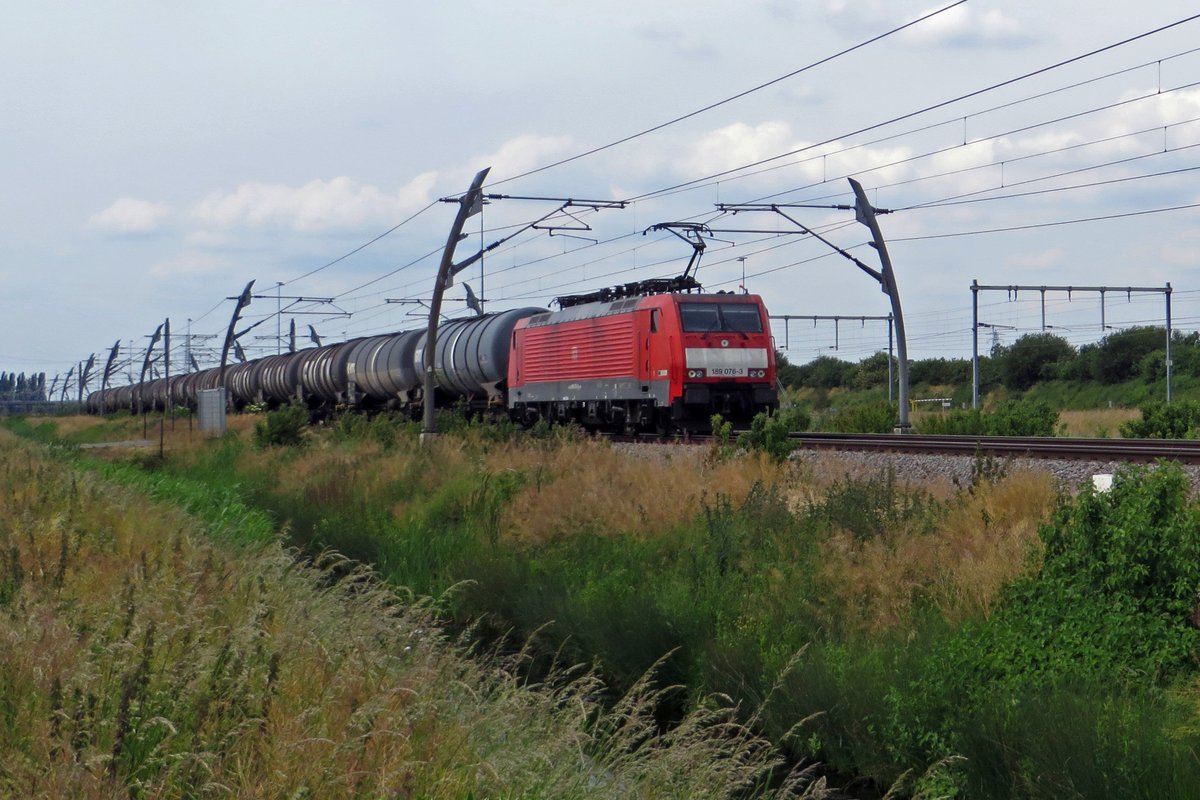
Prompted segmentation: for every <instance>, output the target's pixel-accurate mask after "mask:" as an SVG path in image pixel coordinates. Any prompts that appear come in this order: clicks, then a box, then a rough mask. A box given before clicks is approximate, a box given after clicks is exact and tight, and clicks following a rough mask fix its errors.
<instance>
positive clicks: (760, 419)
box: [713, 406, 812, 461]
mask: <svg viewBox="0 0 1200 800" xmlns="http://www.w3.org/2000/svg"><path fill="white" fill-rule="evenodd" d="M811 421H812V420H811V418H810V417H809V415H808V412H807V411H805V410H804V409H802V408H800V407H798V406H792V407H791V408H786V409H780V410H779V411H778V412H777V413H775V414H773V415H771V414H767V413H760V414H756V415H755V416H754V419H753V421H751V423H750V430H748V431H746V432H745V433H743V434H742V435H741V436H739V437H738V446H739V447H742V448H745V449H746V450H761V451H762V452H764V453H766V454H768V455H769V456H771V457H772V458H774V459H775V460H776V461H784V460H786V459H787V457H788V456H789V455H791V452H792V443H791V440H790V439H789V438H788V434H789V433H791V432H792V431H803V430H808V426H809V423H810V422H811ZM713 430H714V431H715V430H716V426H714V427H713Z"/></svg>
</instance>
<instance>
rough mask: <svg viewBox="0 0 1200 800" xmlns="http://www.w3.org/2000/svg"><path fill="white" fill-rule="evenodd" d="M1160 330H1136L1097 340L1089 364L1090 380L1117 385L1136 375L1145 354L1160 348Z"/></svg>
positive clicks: (1140, 328)
mask: <svg viewBox="0 0 1200 800" xmlns="http://www.w3.org/2000/svg"><path fill="white" fill-rule="evenodd" d="M1165 339H1166V331H1165V329H1163V328H1151V327H1137V328H1129V329H1127V330H1123V331H1117V332H1116V333H1111V334H1109V335H1108V336H1105V337H1104V338H1103V339H1101V340H1100V343H1099V345H1097V351H1098V352H1097V354H1096V358H1095V361H1094V362H1093V365H1092V366H1093V375H1092V377H1093V379H1094V380H1098V381H1100V382H1102V383H1121V382H1123V381H1127V380H1129V379H1130V378H1135V377H1137V376H1138V374H1139V372H1140V371H1141V367H1142V360H1143V359H1144V358H1145V357H1146V356H1147V354H1149V353H1152V352H1154V351H1155V350H1160V349H1163V346H1164V342H1165Z"/></svg>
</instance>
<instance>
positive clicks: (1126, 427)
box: [1121, 400, 1200, 439]
mask: <svg viewBox="0 0 1200 800" xmlns="http://www.w3.org/2000/svg"><path fill="white" fill-rule="evenodd" d="M1141 412H1142V418H1141V419H1135V420H1130V421H1129V422H1126V423H1125V424H1123V425H1122V426H1121V435H1122V436H1126V437H1129V438H1131V439H1195V438H1196V437H1197V430H1196V429H1197V426H1200V403H1197V402H1196V401H1194V400H1184V401H1180V402H1175V403H1171V404H1169V405H1168V404H1166V403H1150V404H1148V405H1145V406H1142V408H1141Z"/></svg>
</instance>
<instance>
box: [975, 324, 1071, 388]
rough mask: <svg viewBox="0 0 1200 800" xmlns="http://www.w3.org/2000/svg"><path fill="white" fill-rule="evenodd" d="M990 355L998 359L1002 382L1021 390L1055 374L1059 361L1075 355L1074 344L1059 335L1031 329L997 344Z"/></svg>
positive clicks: (1057, 370) (1063, 361) (1058, 372)
mask: <svg viewBox="0 0 1200 800" xmlns="http://www.w3.org/2000/svg"><path fill="white" fill-rule="evenodd" d="M994 357H995V358H997V359H998V360H999V361H1000V364H1001V369H1000V371H1001V377H1002V379H1003V381H1004V385H1005V386H1007V387H1008V388H1009V389H1012V390H1014V391H1018V392H1023V391H1025V390H1026V389H1028V388H1030V387H1031V386H1033V385H1034V384H1035V383H1037V382H1038V381H1043V380H1048V379H1051V378H1057V377H1058V376H1059V375H1060V374H1061V365H1063V364H1066V363H1068V362H1070V361H1071V359H1073V358H1074V357H1075V348H1074V347H1072V346H1071V343H1070V342H1068V341H1067V340H1066V339H1064V338H1062V337H1061V336H1055V335H1054V334H1052V333H1031V334H1028V335H1026V336H1022V337H1021V338H1020V339H1017V341H1015V342H1013V343H1012V344H1011V345H1009V346H1008V347H1004V348H999V349H998V351H997V352H996V353H995V355H994Z"/></svg>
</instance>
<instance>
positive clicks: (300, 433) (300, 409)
mask: <svg viewBox="0 0 1200 800" xmlns="http://www.w3.org/2000/svg"><path fill="white" fill-rule="evenodd" d="M308 423H309V418H308V409H307V408H305V407H304V406H302V405H299V404H298V403H293V404H291V405H287V406H283V407H282V408H280V409H278V410H277V411H272V412H270V413H269V414H267V418H266V419H265V420H262V421H260V422H257V423H255V425H254V443H255V444H257V445H258V446H259V447H272V446H275V447H294V446H297V445H302V444H304V440H305V437H307V436H308Z"/></svg>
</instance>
